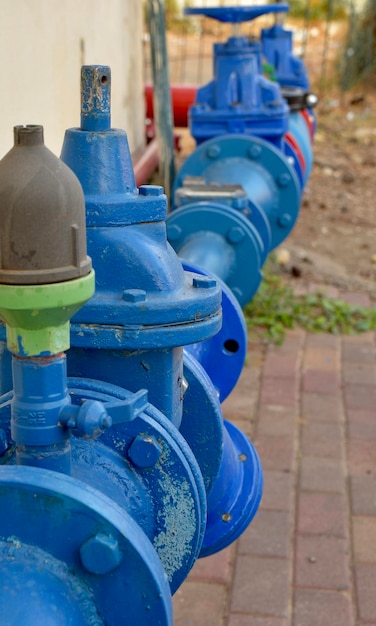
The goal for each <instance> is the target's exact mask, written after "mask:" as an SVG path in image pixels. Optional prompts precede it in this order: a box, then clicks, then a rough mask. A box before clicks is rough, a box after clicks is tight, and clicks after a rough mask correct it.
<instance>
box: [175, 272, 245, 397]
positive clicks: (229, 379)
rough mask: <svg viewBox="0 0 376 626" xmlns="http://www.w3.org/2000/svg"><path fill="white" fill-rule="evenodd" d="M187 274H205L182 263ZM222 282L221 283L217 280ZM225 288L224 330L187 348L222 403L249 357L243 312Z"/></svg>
mask: <svg viewBox="0 0 376 626" xmlns="http://www.w3.org/2000/svg"><path fill="white" fill-rule="evenodd" d="M183 267H184V269H185V270H189V271H194V272H197V273H203V274H206V272H204V270H200V269H199V268H197V267H196V266H195V267H192V266H191V265H187V263H183ZM217 280H220V279H217ZM219 284H220V285H221V287H222V328H221V330H220V331H219V332H218V333H217V334H216V335H214V337H211V338H210V339H206V341H200V342H199V343H194V344H191V345H189V346H185V351H186V352H189V353H190V354H192V355H193V356H194V357H195V359H196V360H197V361H198V362H199V363H200V365H202V367H203V368H204V370H205V372H206V373H207V374H208V376H209V378H210V380H211V382H212V384H213V385H214V387H215V389H216V390H217V392H218V397H219V401H220V402H223V401H224V400H225V399H226V398H227V396H229V395H230V393H231V391H232V390H233V389H234V387H235V385H236V383H237V382H238V379H239V376H240V374H241V372H242V369H243V366H244V361H245V357H246V354H247V341H248V337H247V326H246V323H245V319H244V314H243V311H242V309H241V307H240V305H239V303H238V301H237V299H236V298H235V296H234V295H233V293H232V291H231V290H230V289H229V287H227V285H226V284H225V283H224V282H222V281H220V283H219Z"/></svg>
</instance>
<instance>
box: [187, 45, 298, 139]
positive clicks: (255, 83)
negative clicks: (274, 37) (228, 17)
mask: <svg viewBox="0 0 376 626" xmlns="http://www.w3.org/2000/svg"><path fill="white" fill-rule="evenodd" d="M288 116H289V108H288V106H287V104H286V102H285V101H284V99H283V97H282V94H281V91H280V88H279V85H278V84H277V83H274V82H272V81H270V80H268V79H267V78H265V77H264V76H263V73H262V63H261V46H260V44H259V43H258V42H254V41H248V40H247V39H246V38H245V37H230V38H229V39H228V41H227V42H226V43H224V44H222V43H216V44H214V79H213V80H212V81H211V82H210V83H208V84H207V85H205V86H203V87H200V88H199V89H198V90H197V95H196V102H195V103H194V104H193V105H192V106H191V107H190V110H189V127H190V131H191V134H192V136H193V137H194V139H195V140H196V142H197V144H200V143H201V142H203V141H206V140H207V139H211V138H212V137H217V136H218V135H223V134H227V133H233V134H245V135H253V136H257V137H262V138H264V139H267V140H268V141H269V142H271V143H273V144H274V145H276V146H277V147H279V148H281V147H282V137H283V135H284V134H285V133H286V131H287V128H288Z"/></svg>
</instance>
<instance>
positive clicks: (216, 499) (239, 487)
mask: <svg viewBox="0 0 376 626" xmlns="http://www.w3.org/2000/svg"><path fill="white" fill-rule="evenodd" d="M224 432H225V439H224V459H223V462H222V465H221V472H220V474H219V476H218V480H217V482H216V484H215V486H214V488H213V489H212V491H211V493H210V494H209V497H208V521H207V528H206V533H205V537H204V541H203V544H202V548H201V553H200V557H203V556H209V555H210V554H214V553H215V552H218V551H219V550H223V549H224V548H226V547H227V546H229V545H230V544H231V543H232V542H233V541H235V540H236V539H237V538H238V537H240V535H241V534H242V533H243V532H244V530H245V529H246V528H247V526H248V525H249V524H250V522H251V521H252V519H253V518H254V516H255V515H256V512H257V509H258V507H259V504H260V502H261V497H262V491H263V482H264V481H263V473H262V467H261V462H260V459H259V456H258V454H257V452H256V449H255V448H254V446H253V445H252V443H251V442H250V441H249V440H248V439H247V438H246V437H245V435H244V434H243V433H242V432H241V431H240V430H239V429H238V428H237V427H236V426H235V425H234V424H231V423H230V422H227V421H225V430H224Z"/></svg>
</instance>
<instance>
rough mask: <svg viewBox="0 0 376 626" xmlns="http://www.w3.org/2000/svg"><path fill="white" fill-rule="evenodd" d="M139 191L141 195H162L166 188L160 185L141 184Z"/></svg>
mask: <svg viewBox="0 0 376 626" xmlns="http://www.w3.org/2000/svg"><path fill="white" fill-rule="evenodd" d="M138 193H139V194H140V196H162V195H163V193H164V189H163V187H161V186H160V185H141V187H139V189H138Z"/></svg>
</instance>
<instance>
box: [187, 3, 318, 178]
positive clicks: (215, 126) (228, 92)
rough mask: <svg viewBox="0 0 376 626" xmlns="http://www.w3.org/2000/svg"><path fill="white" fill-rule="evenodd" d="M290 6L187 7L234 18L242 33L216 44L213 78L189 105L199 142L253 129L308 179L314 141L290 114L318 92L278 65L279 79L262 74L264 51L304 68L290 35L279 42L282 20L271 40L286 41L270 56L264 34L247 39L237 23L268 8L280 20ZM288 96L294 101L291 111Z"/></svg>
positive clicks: (219, 17)
mask: <svg viewBox="0 0 376 626" xmlns="http://www.w3.org/2000/svg"><path fill="white" fill-rule="evenodd" d="M288 9H289V5H288V4H285V3H275V4H270V5H264V6H253V7H213V8H201V9H192V8H187V9H185V13H186V14H188V15H190V14H203V15H206V16H207V17H211V18H214V19H217V20H220V21H224V22H231V23H233V24H234V31H235V32H234V35H237V36H233V37H230V39H229V40H228V41H227V42H226V43H225V44H220V43H217V44H214V80H213V81H212V82H211V83H209V84H208V85H206V86H204V87H201V88H200V89H199V90H198V92H197V97H196V103H195V104H194V105H193V106H192V107H191V110H190V128H191V133H192V135H193V137H194V138H195V139H196V141H197V143H200V142H201V141H204V140H205V139H209V138H210V137H213V136H218V135H219V134H222V133H234V134H236V133H244V134H251V135H255V136H259V137H263V138H266V139H268V141H272V142H273V143H275V144H276V145H277V146H278V147H280V148H281V149H282V150H283V151H284V153H285V154H286V156H287V157H289V158H290V159H291V160H292V161H293V163H294V167H295V170H296V173H297V175H298V178H299V180H300V182H301V183H302V185H303V184H305V183H306V181H307V179H308V176H309V173H310V170H311V165H312V155H311V153H310V143H311V142H310V137H309V134H308V139H307V137H306V136H305V135H304V134H303V136H302V133H298V134H296V133H295V124H294V123H293V120H292V119H291V118H294V117H295V112H296V110H297V108H296V107H297V106H299V107H300V109H304V110H308V109H309V108H312V107H313V106H314V105H315V104H316V102H317V97H316V96H315V95H314V94H310V93H309V92H307V89H306V88H305V87H303V86H302V85H297V84H295V82H294V81H292V84H287V83H286V82H284V81H281V82H280V81H279V78H278V71H276V78H277V83H278V84H277V83H274V84H273V83H272V82H270V81H268V80H267V79H266V78H265V77H264V76H263V69H262V68H263V65H262V57H263V56H266V58H267V60H268V61H269V63H270V64H271V65H273V59H274V60H276V59H277V60H279V63H280V64H282V63H284V67H286V65H288V64H289V65H291V64H293V65H294V63H295V65H294V67H295V68H296V66H297V65H299V67H300V68H301V67H303V68H304V66H303V64H302V61H301V60H300V59H296V58H295V57H292V53H291V50H288V49H287V48H286V44H287V43H288V41H289V40H288V39H286V37H285V36H283V37H282V36H281V37H280V39H281V41H280V43H277V42H278V41H279V40H278V38H277V35H278V34H279V35H280V34H281V32H282V31H283V27H282V26H280V25H279V24H277V25H276V26H275V29H277V30H273V29H271V32H272V33H274V39H273V37H272V38H271V41H273V42H274V43H275V45H276V46H277V47H278V46H280V47H281V50H280V51H279V52H278V54H277V53H275V54H274V57H275V58H274V57H273V59H269V57H268V54H267V53H266V52H265V50H264V48H263V45H262V44H263V40H261V43H260V42H257V41H248V40H247V39H246V38H245V37H240V36H238V34H237V29H236V27H237V25H238V24H239V23H241V22H245V21H250V20H253V19H255V18H257V17H259V16H260V15H264V14H267V13H274V14H276V20H277V19H278V18H277V14H284V13H285V12H286V11H288ZM273 28H274V27H273ZM281 29H282V30H281ZM267 32H268V31H265V33H267ZM285 32H286V33H289V31H285ZM290 43H291V41H290ZM291 45H292V43H291ZM269 47H270V46H269ZM271 56H273V55H271ZM292 58H293V59H294V63H293V61H292V60H291V59H292ZM282 59H283V61H282ZM302 71H303V70H301V72H302ZM304 71H305V70H304ZM301 72H300V73H301ZM285 100H287V103H288V104H289V107H290V116H289V114H288V108H287V107H286V102H285ZM298 102H299V105H298ZM288 117H289V121H288V119H287V118H288ZM283 135H284V138H283V139H282V136H283ZM302 141H303V144H302ZM305 143H306V144H307V146H305ZM297 151H298V152H299V153H301V152H303V154H304V161H302V159H301V158H299V156H300V157H301V154H297Z"/></svg>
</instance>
